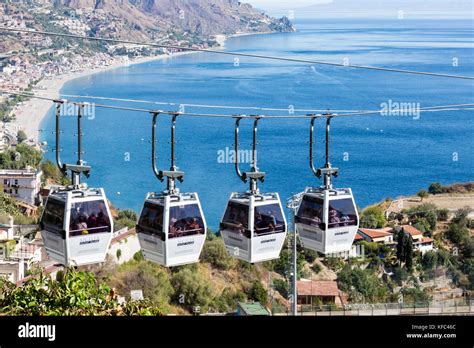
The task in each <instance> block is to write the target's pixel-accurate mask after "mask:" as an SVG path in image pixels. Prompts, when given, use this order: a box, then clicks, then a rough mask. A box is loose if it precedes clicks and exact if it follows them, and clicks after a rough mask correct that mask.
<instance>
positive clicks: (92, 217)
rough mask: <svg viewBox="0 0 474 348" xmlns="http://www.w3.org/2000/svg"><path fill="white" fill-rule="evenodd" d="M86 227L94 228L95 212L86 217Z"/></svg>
mask: <svg viewBox="0 0 474 348" xmlns="http://www.w3.org/2000/svg"><path fill="white" fill-rule="evenodd" d="M87 227H89V228H95V227H97V216H96V214H95V213H92V214H91V215H90V216H89V217H88V218H87Z"/></svg>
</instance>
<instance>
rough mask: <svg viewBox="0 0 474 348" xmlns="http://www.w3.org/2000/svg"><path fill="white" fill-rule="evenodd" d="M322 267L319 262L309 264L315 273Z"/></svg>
mask: <svg viewBox="0 0 474 348" xmlns="http://www.w3.org/2000/svg"><path fill="white" fill-rule="evenodd" d="M322 269H323V268H322V267H321V265H320V264H319V263H315V264H314V265H313V266H311V270H312V271H313V272H314V273H316V274H318V273H319V272H321V271H322Z"/></svg>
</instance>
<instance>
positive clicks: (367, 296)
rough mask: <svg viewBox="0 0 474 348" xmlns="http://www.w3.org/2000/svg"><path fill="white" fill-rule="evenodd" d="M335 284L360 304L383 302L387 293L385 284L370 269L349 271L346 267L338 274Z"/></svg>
mask: <svg viewBox="0 0 474 348" xmlns="http://www.w3.org/2000/svg"><path fill="white" fill-rule="evenodd" d="M337 282H338V284H339V288H340V289H341V290H342V291H344V292H346V293H348V294H349V296H350V297H351V298H352V299H355V300H360V301H362V302H371V303H375V302H385V300H386V299H387V296H388V293H389V292H388V288H387V286H386V284H385V283H384V282H383V281H382V280H381V279H380V278H378V277H377V275H376V274H375V273H374V272H373V271H372V270H371V269H365V270H362V269H360V268H354V269H351V267H350V265H346V266H345V267H344V268H343V269H342V271H341V272H340V273H339V274H338V277H337Z"/></svg>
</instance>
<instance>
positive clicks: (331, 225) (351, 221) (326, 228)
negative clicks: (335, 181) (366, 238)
mask: <svg viewBox="0 0 474 348" xmlns="http://www.w3.org/2000/svg"><path fill="white" fill-rule="evenodd" d="M295 223H296V229H297V232H298V234H299V237H300V241H301V243H302V245H303V247H304V248H307V249H310V250H314V251H317V252H320V253H322V254H329V253H340V252H347V251H349V250H350V249H351V247H352V243H353V241H354V238H355V235H356V233H357V230H358V228H359V215H358V213H357V207H356V205H355V201H354V197H353V195H352V191H351V189H321V188H307V189H306V190H305V193H304V195H303V197H302V199H301V203H300V206H299V208H298V211H297V214H296V216H295Z"/></svg>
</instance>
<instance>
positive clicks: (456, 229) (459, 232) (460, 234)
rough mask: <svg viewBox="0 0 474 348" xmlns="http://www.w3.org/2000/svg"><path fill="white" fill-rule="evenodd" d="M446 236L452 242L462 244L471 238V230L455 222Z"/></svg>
mask: <svg viewBox="0 0 474 348" xmlns="http://www.w3.org/2000/svg"><path fill="white" fill-rule="evenodd" d="M446 234H447V237H448V238H449V240H450V241H451V242H453V243H455V244H460V243H461V242H462V241H463V240H464V239H465V238H467V237H468V236H469V230H468V229H467V228H466V227H464V226H462V225H460V224H458V223H454V222H453V223H452V224H450V225H449V227H448V230H447V232H446Z"/></svg>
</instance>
